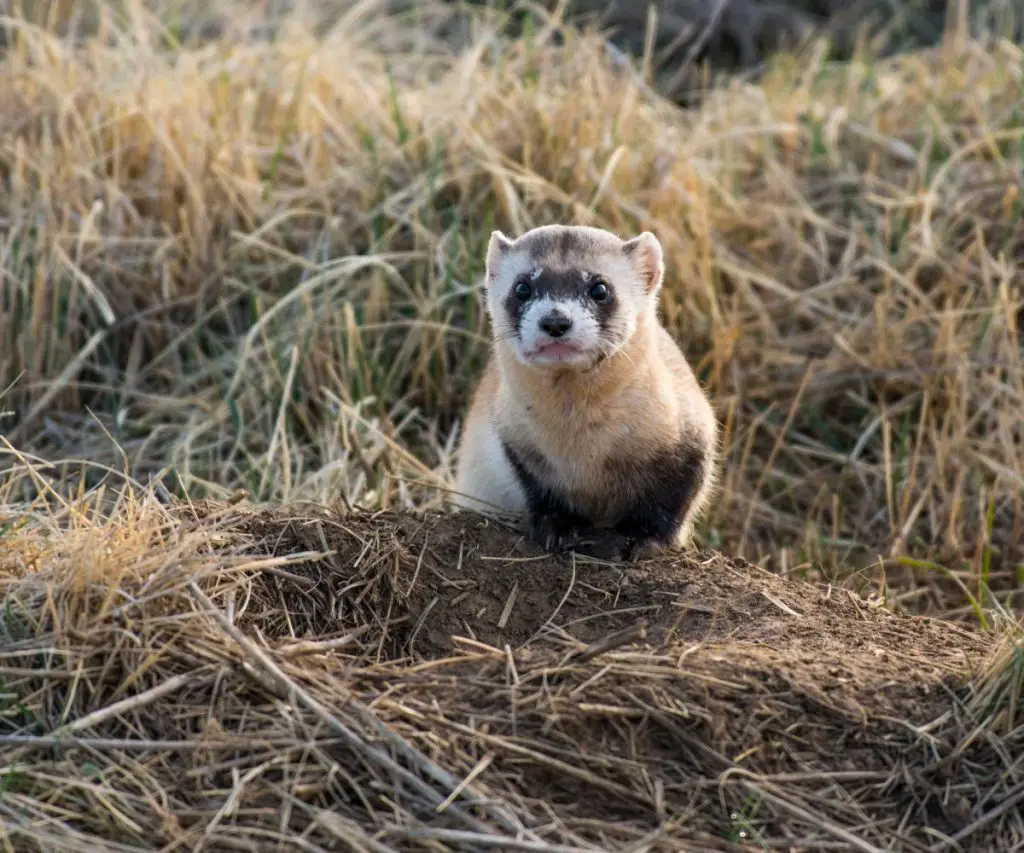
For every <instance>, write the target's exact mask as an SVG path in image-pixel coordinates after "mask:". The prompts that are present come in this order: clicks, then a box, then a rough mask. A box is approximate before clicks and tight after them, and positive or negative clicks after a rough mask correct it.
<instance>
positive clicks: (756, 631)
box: [198, 509, 987, 716]
mask: <svg viewBox="0 0 1024 853" xmlns="http://www.w3.org/2000/svg"><path fill="white" fill-rule="evenodd" d="M198 512H203V510H202V509H199V510H198ZM229 529H231V530H233V531H235V532H237V533H241V534H242V535H243V536H245V537H246V538H250V537H251V538H252V539H253V540H254V541H255V542H256V543H258V547H260V548H261V549H263V550H265V552H266V553H268V554H294V553H300V552H310V551H327V552H330V553H331V557H330V558H329V559H327V560H324V561H317V562H311V563H308V564H306V565H303V566H301V567H292V569H291V571H293V572H296V573H297V574H301V576H302V577H303V578H304V579H305V580H306V581H307V582H309V583H310V584H311V586H310V587H309V588H306V589H304V591H303V593H302V595H301V596H293V597H291V598H289V599H288V609H287V611H285V610H284V609H282V611H281V612H280V613H279V615H278V616H277V618H276V619H275V620H274V622H273V623H272V624H265V623H261V625H260V628H261V630H262V631H263V633H264V634H267V635H270V636H274V635H278V636H281V635H285V634H291V633H292V632H298V633H303V634H304V633H306V632H312V633H317V632H325V631H332V630H333V631H336V630H352V629H353V628H356V627H358V626H359V625H361V624H364V623H365V622H366V621H374V617H373V615H371V613H367V612H366V611H365V610H360V609H356V608H353V609H352V610H345V609H341V610H339V604H340V603H341V602H343V600H344V599H345V597H346V596H348V597H352V598H354V600H355V601H357V602H359V603H360V604H363V603H364V602H367V601H368V600H369V601H370V602H372V604H371V605H370V607H371V608H372V613H379V612H381V611H383V612H385V613H387V614H389V621H388V622H384V623H380V627H381V629H382V631H384V632H386V634H382V637H384V636H386V638H387V639H386V640H385V641H384V642H382V645H381V648H382V649H386V652H385V654H386V656H387V657H389V658H392V659H394V658H397V657H403V656H409V657H411V658H413V659H433V658H438V657H444V656H446V655H449V654H452V653H453V652H455V651H456V650H457V648H458V646H459V644H458V642H457V640H456V639H455V638H457V637H465V638H469V639H471V640H475V641H478V642H482V643H485V644H487V645H489V646H491V647H494V648H496V649H504V648H505V646H506V645H509V646H511V648H512V649H513V650H518V649H520V648H522V647H523V646H524V645H526V646H530V645H533V646H536V645H538V643H540V644H541V645H542V644H543V641H544V640H548V639H551V638H560V639H563V640H570V639H571V640H575V641H577V642H579V643H584V644H588V643H591V644H592V643H601V642H603V641H605V640H606V639H607V638H608V637H609V635H613V634H619V633H623V632H624V636H634V638H635V635H636V634H638V633H639V632H642V633H643V634H644V636H645V637H646V639H647V641H648V643H649V645H651V646H652V647H654V648H659V649H670V648H676V647H680V646H683V645H685V646H688V647H689V646H692V645H693V644H700V645H701V646H703V648H704V650H705V652H704V653H702V655H703V654H705V653H707V651H708V650H711V649H717V650H718V651H717V652H716V653H714V654H711V655H709V656H708V657H707V663H708V665H709V666H710V667H711V668H712V669H715V670H718V671H719V672H718V674H719V675H721V676H722V677H726V678H727V677H729V675H730V674H731V673H732V672H733V671H734V669H735V668H736V667H737V666H738V665H743V663H744V662H752V663H753V665H755V666H765V665H769V663H770V665H771V666H772V667H773V668H775V669H777V670H778V671H779V672H780V673H784V674H785V677H786V678H787V679H788V680H790V681H792V682H794V683H801V684H804V685H805V686H806V689H808V690H812V691H816V692H818V693H819V694H820V695H821V696H830V697H832V698H833V701H839V702H842V703H844V704H846V705H847V706H848V707H855V703H858V702H861V701H863V702H867V703H869V704H871V705H874V706H875V708H876V710H877V708H878V707H879V704H880V703H886V702H888V701H889V697H890V696H893V697H896V698H895V699H894V700H893V701H906V700H907V699H908V698H909V697H910V696H922V695H924V694H926V693H927V692H928V691H929V689H930V688H932V687H934V686H935V685H936V684H938V683H940V682H941V680H942V679H943V678H946V677H949V676H956V675H958V674H962V673H964V672H965V671H967V670H968V669H969V666H970V664H971V662H972V660H973V659H974V656H975V655H976V653H978V652H980V651H983V650H984V649H985V647H986V645H987V644H986V643H985V641H984V640H983V639H981V638H980V637H978V636H976V635H973V634H969V633H967V632H965V631H963V630H961V629H959V628H956V627H953V626H950V625H947V624H945V623H940V622H936V621H934V620H929V619H904V618H898V617H896V616H895V615H893V614H892V613H891V612H889V611H887V610H884V609H882V608H879V607H872V606H871V605H869V604H867V603H865V602H864V601H863V600H861V599H859V598H857V597H855V596H854V595H852V594H851V593H850V592H849V591H848V590H844V589H838V588H827V587H826V588H818V587H814V586H809V585H808V586H802V585H797V584H794V583H792V582H788V581H786V580H783V579H782V578H779V577H778V576H776V575H773V574H770V573H768V572H766V571H764V570H762V569H760V568H758V567H757V566H754V565H751V564H750V563H747V562H745V561H743V560H731V559H729V558H727V557H725V556H723V555H721V554H716V553H711V552H696V553H691V554H685V555H680V556H679V557H677V558H674V559H671V560H659V561H648V562H647V563H642V564H638V565H633V566H626V565H624V564H616V563H608V562H602V561H598V560H590V559H587V558H583V557H577V558H576V559H575V560H573V559H571V558H562V559H556V558H551V557H547V556H545V555H544V554H543V553H542V552H541V551H540V550H539V549H538V548H537V547H536V546H534V545H533V544H531V543H529V542H527V541H525V540H524V538H523V537H522V536H519V535H517V534H515V533H512V532H510V531H508V530H505V529H503V528H502V527H500V526H498V525H495V524H494V523H493V522H489V521H486V520H482V519H479V518H476V517H473V516H466V517H464V518H461V519H459V520H458V521H453V520H452V519H451V518H448V517H445V516H440V515H428V516H425V517H423V518H414V517H412V516H407V515H406V516H403V515H393V514H387V513H378V514H376V515H374V516H372V517H366V518H361V519H353V518H348V519H331V518H329V517H319V518H317V517H313V518H291V517H288V516H287V515H281V514H280V513H277V512H261V513H258V514H255V515H251V516H249V515H247V516H240V517H238V518H237V519H234V520H233V521H232V522H231V526H230V528H229ZM370 555H372V559H368V556H370ZM271 585H272V586H273V587H275V589H281V588H283V586H284V585H286V581H283V580H281V579H280V577H279V576H275V577H274V578H273V580H272V581H271ZM356 588H359V591H360V594H359V595H357V596H354V597H353V596H352V592H353V591H354V590H355V589H356ZM335 613H336V614H337V616H332V621H331V622H326V621H324V617H325V615H326V614H335ZM261 619H264V617H263V615H262V614H261ZM531 641H533V642H532V643H531ZM723 651H727V653H728V657H724V658H722V659H721V660H720V661H718V660H717V656H718V655H719V654H720V653H722V652H723ZM702 659H703V658H702ZM943 701H944V698H943ZM851 703H852V704H851ZM902 710H907V709H902ZM920 710H921V712H923V713H924V715H925V716H927V714H928V713H931V711H932V709H930V708H927V707H924V708H922V709H920Z"/></svg>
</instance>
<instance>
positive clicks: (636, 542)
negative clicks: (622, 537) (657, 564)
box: [621, 539, 665, 563]
mask: <svg viewBox="0 0 1024 853" xmlns="http://www.w3.org/2000/svg"><path fill="white" fill-rule="evenodd" d="M664 550H665V546H664V545H663V544H662V543H661V542H659V541H658V540H657V539H630V540H629V541H628V542H627V543H626V546H625V548H623V549H622V551H621V558H622V560H623V561H624V562H627V563H636V562H640V561H642V560H650V559H651V558H652V557H657V556H658V555H659V554H661V553H662V552H664Z"/></svg>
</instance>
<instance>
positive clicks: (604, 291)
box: [590, 278, 612, 302]
mask: <svg viewBox="0 0 1024 853" xmlns="http://www.w3.org/2000/svg"><path fill="white" fill-rule="evenodd" d="M611 295H612V292H611V291H610V290H609V289H608V285H607V284H606V283H605V281H604V279H602V278H596V279H594V283H593V284H591V285H590V298H591V299H593V300H594V301H595V302H607V301H608V300H609V298H611Z"/></svg>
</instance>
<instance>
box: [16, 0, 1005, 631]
mask: <svg viewBox="0 0 1024 853" xmlns="http://www.w3.org/2000/svg"><path fill="white" fill-rule="evenodd" d="M29 5H31V4H29ZM269 5H272V4H268V6H266V7H264V6H263V5H260V4H248V3H233V2H231V0H218V2H217V3H215V4H205V5H201V4H194V3H174V2H170V0H166V2H159V3H146V4H143V3H141V2H125V3H123V4H111V5H100V6H96V7H92V6H88V7H87V6H86V5H84V4H73V3H68V4H63V5H62V4H54V5H53V9H54V10H55V11H53V14H52V15H51V16H50V17H44V16H42V15H41V14H40V10H39V8H38V6H36V7H33V8H34V13H33V15H32V16H29V17H25V16H24V15H19V12H18V7H16V8H15V12H14V13H13V14H12V15H9V16H8V17H6V18H4V19H3V23H4V26H6V28H7V30H8V39H7V41H8V47H7V48H6V52H5V53H4V54H3V56H2V59H0V62H2V64H3V80H4V81H5V85H4V86H3V87H2V89H0V176H2V179H3V187H4V190H3V193H2V194H0V223H2V228H0V394H2V396H0V418H2V420H0V429H2V430H3V433H4V434H5V435H6V437H7V439H8V440H9V442H10V445H9V447H10V448H13V447H17V448H18V449H19V451H22V452H24V453H26V454H30V455H31V456H32V457H33V458H37V459H41V460H47V461H49V462H50V463H52V465H51V466H50V467H49V468H48V469H46V471H47V472H48V473H45V474H42V473H38V472H40V471H42V470H43V469H41V468H39V467H38V466H36V468H35V471H36V472H37V473H35V474H33V475H32V476H29V475H28V474H27V469H26V467H25V462H24V461H18V459H17V457H13V456H10V455H8V456H6V457H5V458H7V459H8V460H10V461H9V464H7V465H5V470H4V471H3V473H0V478H3V479H2V480H0V488H2V496H3V498H4V500H5V501H7V502H8V503H9V504H10V505H12V506H14V505H18V504H20V505H22V506H23V507H27V506H29V505H30V504H31V502H33V501H36V500H38V499H40V496H45V495H46V494H47V490H49V489H54V490H56V491H57V492H63V493H66V492H67V491H69V490H71V489H75V488H78V487H79V486H81V487H82V488H86V489H87V488H91V487H93V486H95V485H96V484H97V483H99V482H100V481H101V480H102V479H103V478H104V477H106V476H108V475H109V472H110V471H111V470H114V471H117V472H123V471H127V472H128V473H129V474H130V475H131V477H133V478H135V479H136V480H138V481H140V482H143V483H150V482H152V483H157V484H159V488H160V489H162V490H164V491H165V492H169V493H171V494H175V495H178V496H184V495H187V496H188V497H190V498H193V499H196V498H201V497H214V498H217V497H220V498H223V497H227V496H229V495H231V494H233V493H234V492H236V491H237V490H239V489H245V490H247V491H248V492H249V494H250V496H251V497H252V499H253V500H255V501H270V502H294V501H315V502H326V503H330V502H333V501H338V500H342V501H344V502H346V503H348V504H350V505H353V506H362V507H368V508H402V507H412V506H418V507H426V508H430V507H437V506H439V505H440V502H441V501H442V500H443V496H444V489H445V488H448V487H450V485H451V476H452V472H453V453H454V449H455V446H456V441H457V436H458V427H459V421H460V416H461V413H462V411H463V407H464V405H465V403H466V401H467V397H468V393H469V391H470V389H471V387H472V382H473V380H474V379H475V377H476V376H477V375H478V374H479V371H480V369H481V367H482V365H483V363H484V361H485V359H486V357H487V346H488V344H487V322H486V317H485V315H484V313H483V312H482V309H481V303H480V301H479V300H478V298H477V295H476V292H475V291H476V286H477V283H478V280H479V276H480V274H481V271H482V264H483V255H484V248H485V245H486V241H487V238H488V236H489V234H490V231H491V230H492V229H493V228H501V229H503V230H505V231H506V232H507V233H511V234H518V233H520V232H522V231H523V230H524V229H526V228H529V227H532V226H535V225H538V224H542V223H546V222H553V221H564V222H578V223H589V224H596V225H600V226H603V227H606V228H610V229H614V230H617V231H620V232H623V233H625V232H635V231H637V230H638V229H641V228H647V229H651V230H653V231H654V232H655V233H656V234H657V235H658V236H659V238H660V239H661V241H662V243H663V245H664V247H665V251H666V257H667V265H668V272H667V281H666V288H665V299H664V306H663V308H664V317H665V322H666V323H667V325H668V326H669V327H670V329H671V330H672V331H673V333H674V334H675V335H676V336H677V337H678V339H679V340H680V342H681V343H682V344H683V346H684V347H685V349H686V351H687V353H688V354H689V355H690V356H691V357H692V360H693V363H694V365H695V368H696V369H697V370H698V372H699V375H700V376H701V378H702V380H703V381H704V382H705V383H706V386H707V388H708V389H709V391H710V393H711V394H712V396H713V399H714V401H715V403H716V406H717V410H718V412H719V414H720V417H721V422H722V424H723V428H724V443H723V453H724V457H725V462H724V478H723V484H722V490H721V493H720V497H719V499H718V501H717V502H716V503H715V505H714V508H713V511H712V512H711V513H710V514H709V515H708V517H707V518H706V520H705V522H704V524H703V525H702V526H701V528H700V530H699V537H700V540H701V542H702V543H703V544H705V545H708V546H711V547H714V548H720V549H722V550H723V551H725V552H726V553H731V554H736V555H741V556H745V557H748V558H750V559H752V560H755V561H757V562H759V563H760V564H762V565H764V566H766V567H769V568H771V569H773V570H776V571H780V572H782V573H784V574H787V575H790V576H794V577H808V578H813V577H817V578H821V577H824V578H826V579H829V580H835V581H844V582H849V583H852V584H853V585H854V586H857V587H858V588H862V587H864V586H865V585H866V584H869V583H870V584H872V585H874V588H875V589H876V591H878V592H879V594H882V595H884V596H886V597H887V600H889V601H890V602H891V603H893V604H894V605H896V606H901V607H906V608H910V609H914V610H920V611H931V612H941V613H944V614H946V615H951V616H957V615H962V616H965V617H967V618H971V619H973V618H974V612H975V608H974V607H973V606H972V604H971V602H970V600H969V599H968V598H966V597H965V596H964V595H963V590H964V589H967V590H968V591H969V592H970V593H971V594H972V595H973V596H974V597H975V601H976V603H978V602H980V606H988V604H987V602H988V599H987V596H988V595H989V594H990V592H989V591H990V590H995V591H997V594H998V595H999V597H1000V600H1001V601H1002V602H1003V603H1004V604H1012V603H1013V598H1012V596H1013V595H1014V592H1015V591H1019V590H1020V588H1021V586H1022V583H1024V579H1022V577H1021V573H1022V568H1021V566H1022V562H1024V555H1022V549H1021V545H1020V543H1021V542H1022V541H1024V537H1022V533H1024V514H1022V509H1024V435H1022V419H1021V411H1022V405H1024V357H1022V350H1021V341H1020V328H1019V326H1020V320H1021V318H1022V316H1024V314H1022V296H1021V275H1020V263H1021V259H1022V250H1024V224H1022V212H1024V198H1022V188H1024V187H1022V184H1024V129H1022V128H1024V106H1022V105H1024V97H1022V95H1024V92H1022V75H1024V72H1022V67H1024V65H1022V51H1021V48H1020V46H1019V45H1016V44H1013V43H1011V42H1009V41H993V42H991V43H985V44H982V43H980V42H976V41H971V40H969V39H966V38H952V37H951V38H950V39H949V40H947V42H945V43H944V44H943V45H941V46H940V47H937V48H935V49H933V50H929V51H922V52H918V53H914V54H908V55H904V56H899V57H893V58H889V59H886V60H884V61H879V60H875V59H874V58H872V57H871V56H870V55H868V54H867V53H866V52H865V51H861V52H859V53H858V54H857V55H856V56H855V57H854V59H853V60H852V61H850V62H848V63H843V64H830V63H828V62H826V61H825V59H824V57H825V56H826V52H825V50H824V48H823V47H822V46H820V45H811V46H809V47H808V48H806V49H805V50H804V51H803V53H802V54H801V55H800V56H799V57H792V56H790V57H787V56H780V57H778V58H776V59H775V60H773V61H772V63H771V64H770V67H769V68H768V69H767V70H766V72H765V73H764V74H763V75H762V76H761V77H760V78H759V79H758V80H757V81H756V82H746V83H744V82H740V81H733V82H732V83H729V84H726V85H722V86H720V87H717V88H715V89H713V90H710V91H708V92H707V93H706V94H705V97H704V98H703V102H702V104H701V105H700V106H699V107H694V108H690V109H683V108H680V107H679V106H677V105H675V104H673V103H670V102H668V101H666V100H664V99H662V98H660V97H659V96H658V95H657V94H656V93H655V92H653V91H652V89H651V88H650V87H649V86H648V85H647V84H646V83H645V81H644V76H643V73H642V70H641V71H634V70H632V69H631V68H629V67H626V66H624V65H623V64H622V63H621V61H619V60H618V59H616V57H615V56H613V55H611V54H609V52H608V51H607V50H606V47H605V44H604V42H603V41H602V39H601V38H600V37H599V36H598V35H596V34H594V33H584V34H573V33H568V34H567V36H566V40H565V42H564V43H562V44H556V43H554V41H553V40H552V39H551V38H550V30H549V29H547V28H546V25H545V24H544V23H543V22H541V23H540V24H538V25H537V26H536V27H530V28H527V31H526V32H525V33H524V34H523V36H522V37H521V38H518V39H516V40H512V41H503V40H501V39H499V38H498V37H497V36H496V35H495V34H496V33H497V32H498V31H499V29H500V18H499V16H496V15H489V14H485V13H484V12H483V11H479V12H478V14H477V15H476V17H474V18H473V23H472V25H470V24H467V23H466V19H465V18H464V17H459V15H460V13H459V10H458V9H456V7H455V6H453V5H452V4H436V5H435V4H432V3H421V4H414V5H413V8H412V9H411V10H407V11H400V12H385V10H384V7H383V5H382V4H380V3H376V2H372V0H364V2H360V3H352V4H346V5H345V8H344V9H342V10H341V11H338V8H337V7H331V6H330V4H319V5H317V4H312V3H310V4H301V3H300V4H296V5H295V6H294V8H289V9H285V10H284V11H275V10H274V9H270V8H269ZM58 7H59V8H58ZM82 10H84V11H82ZM78 13H81V14H83V15H85V14H88V15H90V16H91V17H90V24H89V33H90V34H89V35H88V36H87V37H84V38H82V39H80V40H78V41H72V40H71V39H69V38H67V37H65V36H63V35H61V34H60V33H59V29H60V25H61V22H62V21H63V22H64V23H66V22H67V21H68V20H70V19H71V17H72V16H73V15H74V14H78ZM213 18H217V19H218V20H219V21H220V22H221V25H222V31H221V32H220V33H219V34H217V35H215V36H210V37H206V38H204V39H202V40H199V39H196V38H193V36H195V34H196V33H199V32H200V31H201V30H202V28H203V26H204V21H206V20H207V19H209V20H212V19H213ZM271 19H274V20H275V21H276V24H277V25H278V26H279V29H278V30H277V31H276V33H272V32H270V31H269V30H268V29H267V28H266V24H267V22H268V21H269V20H271ZM182 22H186V23H188V26H183V23H182ZM455 42H458V43H459V44H460V45H461V48H460V49H459V50H454V49H453V47H452V44H453V43H455ZM8 453H10V451H8Z"/></svg>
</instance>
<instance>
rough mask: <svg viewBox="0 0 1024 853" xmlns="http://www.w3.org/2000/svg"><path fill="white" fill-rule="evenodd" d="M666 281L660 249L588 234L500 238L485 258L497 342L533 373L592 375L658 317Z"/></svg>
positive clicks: (540, 231) (565, 231) (545, 232)
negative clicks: (583, 371)
mask: <svg viewBox="0 0 1024 853" xmlns="http://www.w3.org/2000/svg"><path fill="white" fill-rule="evenodd" d="M663 275H664V266H663V261H662V250H661V245H660V244H659V243H658V240H657V239H656V238H655V237H654V235H653V234H651V233H649V232H644V233H643V234H641V235H640V236H639V237H636V238H634V239H632V240H621V239H619V238H618V237H616V236H615V235H614V234H611V233H609V232H607V231H602V230H600V229H597V228H588V227H584V226H564V225H548V226H543V227H541V228H535V229H533V230H532V231H528V232H527V233H526V234H524V235H523V236H522V237H520V238H519V239H518V240H516V241H514V242H513V241H511V240H509V239H508V238H507V237H506V236H505V235H504V234H502V233H501V232H500V231H495V232H494V233H493V234H492V235H491V241H490V245H489V246H488V250H487V282H486V283H487V308H488V311H489V313H490V316H491V324H492V328H493V334H494V340H495V342H496V344H497V345H498V346H504V345H507V346H510V347H511V348H512V351H513V352H514V353H515V355H516V357H517V358H518V359H519V360H520V361H521V362H522V363H523V364H527V365H530V366H536V367H575V368H586V367H590V366H592V365H593V364H595V363H596V362H597V361H599V360H600V359H601V358H602V357H607V356H610V355H613V354H614V353H615V352H616V351H618V350H619V349H620V348H621V347H622V346H623V345H625V344H626V342H627V341H629V339H630V338H631V337H632V336H633V334H634V333H635V332H636V329H637V325H638V322H639V321H640V320H641V318H642V317H644V316H646V315H647V314H648V313H649V312H651V311H653V308H654V304H655V299H656V296H657V292H658V290H659V288H660V287H661V282H662V278H663Z"/></svg>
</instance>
